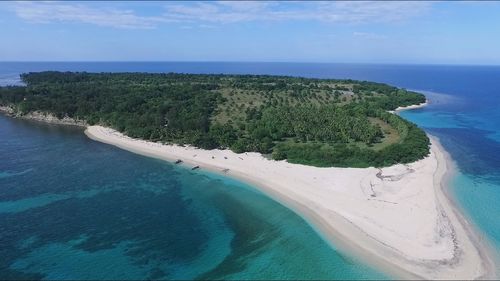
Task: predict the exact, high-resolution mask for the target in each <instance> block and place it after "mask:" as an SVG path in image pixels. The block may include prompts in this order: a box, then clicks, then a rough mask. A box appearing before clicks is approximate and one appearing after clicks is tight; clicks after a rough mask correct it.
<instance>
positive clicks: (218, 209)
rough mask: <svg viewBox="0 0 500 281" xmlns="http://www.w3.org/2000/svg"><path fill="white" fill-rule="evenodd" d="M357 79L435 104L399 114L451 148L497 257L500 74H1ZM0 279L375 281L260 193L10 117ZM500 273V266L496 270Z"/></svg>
mask: <svg viewBox="0 0 500 281" xmlns="http://www.w3.org/2000/svg"><path fill="white" fill-rule="evenodd" d="M42 70H61V71H89V72H125V71H126V72H130V71H132V72H184V73H229V74H277V75H294V76H304V77H316V78H352V79H361V80H370V81H377V82H384V83H389V84H392V85H394V86H399V87H405V88H408V89H412V90H419V91H422V92H424V93H426V94H427V97H428V98H429V100H430V105H429V106H428V107H426V108H423V109H418V110H414V111H405V112H402V113H401V115H402V116H403V117H405V118H407V119H410V120H411V121H413V122H415V123H417V124H418V125H419V126H421V127H422V128H424V129H425V130H426V131H428V132H429V133H431V134H433V135H435V136H437V137H439V138H440V140H441V142H442V144H443V146H444V147H445V148H446V150H447V151H448V152H449V153H450V154H451V156H452V158H453V159H454V160H455V161H456V163H457V167H458V169H459V173H458V174H457V175H456V176H455V177H454V179H453V181H452V186H451V187H450V190H451V192H452V193H453V194H454V196H455V199H456V201H457V202H458V203H459V206H460V207H461V208H462V209H463V212H464V213H465V215H466V216H467V217H468V218H470V219H471V220H472V221H473V222H474V223H475V224H476V226H477V227H478V228H479V230H480V231H481V233H482V234H483V235H484V239H487V240H489V241H490V242H491V243H492V244H493V246H494V247H495V248H496V250H497V251H498V250H499V249H500V219H499V218H500V204H499V203H498V202H500V156H499V155H500V67H493V66H425V65H363V64H307V63H216V62H213V63H194V62H193V63H179V62H172V63H168V62H156V63H148V62H134V63H126V62H125V63H114V62H110V63H108V62H106V63H79V62H71V63H45V62H44V63H0V84H2V85H5V84H16V83H19V79H18V75H19V73H22V72H29V71H42ZM0 159H1V161H0V278H1V279H7V278H10V279H12V278H15V279H19V278H45V279H193V278H210V279H214V278H226V279H227V278H232V279H378V278H384V277H385V276H384V275H382V274H381V273H379V272H377V271H376V270H374V269H372V268H369V267H368V266H367V265H364V264H361V263H360V262H359V261H357V260H356V259H355V258H354V257H352V256H350V255H349V253H343V252H339V251H337V250H335V245H328V244H327V243H326V242H324V241H323V240H322V239H321V237H320V236H319V235H318V234H317V233H316V232H315V231H314V230H313V229H312V228H311V227H310V226H309V225H308V224H307V222H306V221H304V220H303V219H301V218H300V217H299V216H297V215H296V214H294V213H293V212H291V211H290V210H288V209H286V208H285V207H283V206H282V205H280V204H278V203H276V202H274V201H272V200H271V199H269V198H267V197H266V196H264V195H262V194H261V193H259V192H258V191H256V190H255V189H254V188H252V187H251V186H249V185H247V184H244V183H241V182H238V181H236V180H232V179H230V178H226V177H222V176H218V175H214V174H210V173H207V172H204V171H200V172H193V171H190V170H187V169H184V168H182V167H178V166H175V165H172V164H170V163H167V162H164V161H160V160H155V159H150V158H147V157H143V156H139V155H135V154H132V153H129V152H127V151H123V150H120V149H118V148H115V147H113V146H109V145H106V144H102V143H98V142H95V141H92V140H90V139H88V138H87V137H86V136H85V135H84V134H83V131H82V130H81V129H78V128H72V127H66V126H56V125H48V124H41V123H36V122H32V121H25V120H17V119H12V118H8V117H4V116H1V115H0ZM499 267H500V266H499Z"/></svg>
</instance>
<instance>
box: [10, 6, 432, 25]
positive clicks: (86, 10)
mask: <svg viewBox="0 0 500 281" xmlns="http://www.w3.org/2000/svg"><path fill="white" fill-rule="evenodd" d="M111 4H112V2H111ZM111 4H107V5H111ZM430 5H431V2H421V1H416V2H398V1H390V2H378V1H375V2H364V1H363V2H361V1H353V2H349V1H340V2H279V1H277V2H262V1H217V2H189V1H188V2H168V3H166V4H165V5H164V10H162V9H160V11H159V12H158V15H154V16H153V15H148V16H140V15H138V14H137V13H136V12H135V11H133V10H124V9H111V8H102V9H96V8H92V7H91V6H89V5H88V4H86V3H85V4H81V3H71V2H18V3H14V5H12V9H13V11H14V12H15V13H16V14H17V16H18V17H20V18H21V19H24V20H26V21H28V22H33V23H52V22H73V23H86V24H93V25H98V26H105V27H114V28H134V29H147V28H155V27H157V26H158V25H159V24H161V23H180V24H182V25H185V24H190V23H196V24H197V26H198V27H200V26H203V25H213V24H230V23H239V22H250V21H317V22H326V23H343V24H366V23H378V22H394V21H403V20H405V19H408V18H412V17H415V16H418V15H420V14H422V13H424V12H426V11H427V10H428V9H429V7H430Z"/></svg>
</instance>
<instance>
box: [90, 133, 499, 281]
mask: <svg viewBox="0 0 500 281" xmlns="http://www.w3.org/2000/svg"><path fill="white" fill-rule="evenodd" d="M86 134H87V135H88V136H89V137H90V138H92V139H94V140H97V141H101V142H104V143H108V144H112V145H115V146H118V147H120V148H123V149H126V150H129V151H132V152H135V153H139V154H143V155H147V156H151V157H156V158H161V159H164V160H169V161H175V160H177V159H181V160H182V161H183V165H187V166H189V167H192V166H195V165H199V166H200V168H201V169H209V170H211V171H215V172H220V173H227V175H228V176H232V177H235V178H238V179H241V180H244V181H247V182H249V183H251V184H252V185H254V186H256V187H257V188H259V189H260V190H261V191H263V192H264V193H266V194H268V195H269V196H271V197H272V198H274V199H276V200H278V201H279V202H282V203H283V204H285V205H286V206H288V207H290V208H291V209H293V210H294V211H295V212H296V213H298V214H299V215H301V216H303V217H304V218H306V219H307V221H308V222H310V223H311V224H312V225H313V226H314V227H315V228H316V229H317V230H319V231H320V233H321V234H322V235H323V236H324V237H325V238H326V239H327V240H329V241H332V242H333V243H335V245H336V246H337V247H339V246H340V248H343V247H345V248H346V249H345V250H347V251H349V252H351V253H354V254H355V255H356V256H358V257H359V258H361V259H362V260H365V261H366V262H369V263H372V264H374V265H375V266H376V267H378V268H382V269H384V270H385V271H386V272H389V273H391V274H394V275H395V276H397V277H400V278H425V279H477V278H493V277H494V274H495V273H494V270H495V269H494V262H493V259H492V258H491V257H490V255H489V253H488V249H487V247H486V246H484V245H483V244H482V243H481V242H480V239H478V236H477V235H476V234H475V232H474V231H472V230H471V229H472V227H471V226H469V225H468V223H467V222H466V220H465V219H463V218H462V216H461V215H460V213H459V212H458V211H457V209H456V208H455V207H454V206H453V205H452V203H451V201H450V200H449V199H448V198H447V196H446V194H445V192H444V188H445V186H444V185H445V182H446V181H445V178H446V174H447V173H448V174H449V172H450V169H451V168H452V167H451V166H450V165H451V162H450V161H449V160H447V156H446V154H445V153H446V152H445V151H444V150H443V149H442V148H441V146H440V144H439V142H438V141H437V140H436V139H434V138H432V147H431V154H430V156H429V157H427V158H425V159H423V160H420V161H418V162H415V163H412V164H409V165H395V166H392V167H388V168H383V169H377V168H366V169H358V168H317V167H311V166H305V165H298V164H290V163H288V162H286V161H273V160H268V159H266V158H264V157H263V156H262V155H260V154H258V153H242V154H236V153H234V152H232V151H230V150H201V149H197V148H194V147H181V146H177V145H163V144H159V143H152V142H147V141H143V140H137V139H132V138H129V137H127V136H124V135H123V134H121V133H119V132H117V131H114V130H112V129H109V128H105V127H101V126H90V127H88V128H87V130H86ZM225 169H228V170H227V171H224V170H225Z"/></svg>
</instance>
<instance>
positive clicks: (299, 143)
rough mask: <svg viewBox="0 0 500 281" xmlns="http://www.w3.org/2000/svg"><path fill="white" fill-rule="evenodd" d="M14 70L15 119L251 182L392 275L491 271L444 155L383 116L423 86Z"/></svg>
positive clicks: (9, 93) (2, 92)
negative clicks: (454, 194)
mask: <svg viewBox="0 0 500 281" xmlns="http://www.w3.org/2000/svg"><path fill="white" fill-rule="evenodd" d="M22 79H23V81H24V82H25V83H26V86H22V87H3V88H1V89H0V105H2V106H3V108H4V111H9V114H11V115H14V116H19V117H23V116H37V118H41V119H43V116H45V117H46V118H47V119H48V120H52V119H54V118H56V119H57V120H73V122H74V124H80V125H81V124H85V126H87V129H86V131H85V132H86V134H87V135H88V136H89V137H90V138H92V139H94V140H98V141H101V142H104V143H108V144H112V145H115V146H118V147H120V148H123V149H126V150H129V151H132V152H135V153H140V154H143V155H147V156H151V157H156V158H160V159H164V160H168V161H177V162H178V163H182V164H181V165H188V167H194V166H199V167H200V168H201V169H209V170H211V171H214V172H219V173H225V174H228V175H229V176H232V177H235V178H239V179H241V180H244V181H247V182H250V183H252V184H253V185H254V186H256V187H257V188H259V189H260V190H261V191H263V192H264V193H266V194H267V195H269V196H270V197H272V198H274V199H276V200H277V201H279V202H281V203H282V204H284V205H286V206H288V207H289V208H291V209H293V210H294V211H295V212H297V213H298V214H299V215H301V216H303V217H304V218H306V219H307V221H308V222H310V223H311V225H313V226H314V227H315V228H316V229H317V230H318V231H319V232H320V233H321V234H322V235H323V236H324V237H325V238H326V239H327V240H328V241H332V242H333V243H335V245H336V246H339V247H341V248H343V247H344V248H345V250H347V251H349V252H352V253H354V254H355V255H356V256H358V257H360V258H361V259H364V260H366V261H367V262H370V263H372V264H375V265H376V266H377V267H379V268H382V269H384V270H385V271H387V272H390V273H392V274H394V275H395V276H398V277H401V278H427V279H477V278H493V277H494V274H495V272H494V270H495V268H494V262H493V260H492V257H491V256H490V254H489V251H488V249H487V247H486V246H485V245H484V244H483V243H482V242H481V240H480V239H479V238H478V235H477V234H476V232H474V231H473V229H472V227H471V226H470V225H469V224H468V222H467V221H466V220H465V219H464V218H463V217H462V216H461V215H460V213H459V212H458V211H457V209H456V208H455V207H454V205H453V204H452V200H450V198H449V197H448V196H447V195H446V192H445V191H446V190H445V188H446V178H447V177H449V175H450V173H451V172H452V171H453V163H452V162H451V161H450V160H449V159H447V155H446V152H445V151H444V150H443V149H442V148H441V146H440V144H439V142H438V140H437V139H434V138H431V140H429V138H428V137H427V135H426V134H425V133H424V132H423V131H422V130H421V129H419V128H418V127H417V126H415V125H414V124H412V123H410V122H408V121H406V120H404V119H402V118H400V117H399V116H397V115H395V114H391V113H390V112H388V111H393V110H397V109H398V110H400V109H401V108H405V107H408V106H412V105H416V104H422V103H425V102H426V100H425V97H424V96H423V95H421V94H419V93H415V92H410V91H406V90H404V89H397V88H395V87H391V86H388V85H385V84H378V83H372V82H360V81H353V80H320V79H306V78H294V77H281V76H253V75H252V76H250V75H241V76H240V75H191V74H173V73H171V74H144V73H117V74H111V73H100V74H93V73H60V72H43V73H30V74H25V75H23V76H22ZM410 108H412V107H410ZM179 160H180V161H181V162H179Z"/></svg>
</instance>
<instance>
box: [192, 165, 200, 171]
mask: <svg viewBox="0 0 500 281" xmlns="http://www.w3.org/2000/svg"><path fill="white" fill-rule="evenodd" d="M199 168H200V166H194V167H193V168H191V170H196V169H199Z"/></svg>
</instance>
